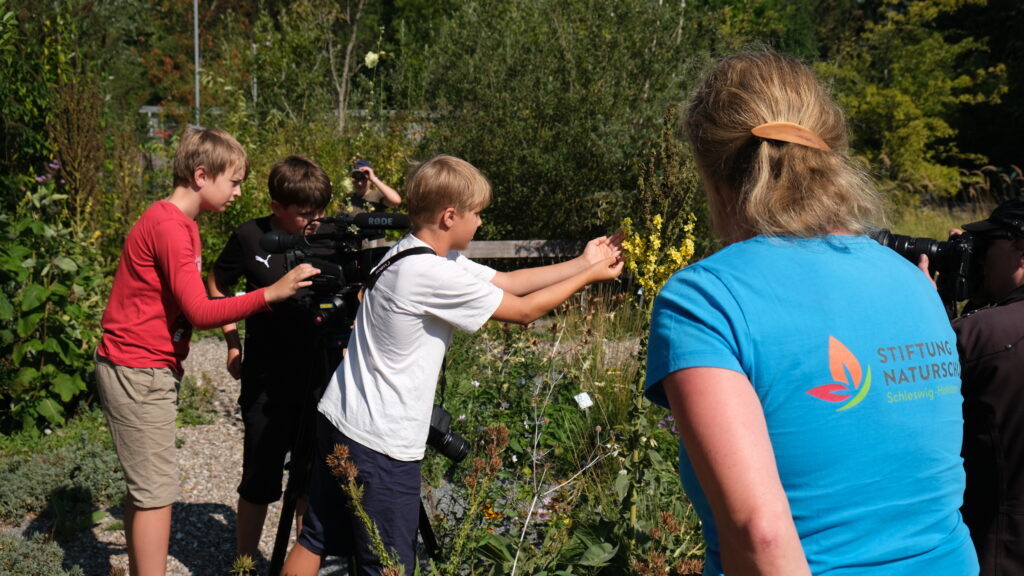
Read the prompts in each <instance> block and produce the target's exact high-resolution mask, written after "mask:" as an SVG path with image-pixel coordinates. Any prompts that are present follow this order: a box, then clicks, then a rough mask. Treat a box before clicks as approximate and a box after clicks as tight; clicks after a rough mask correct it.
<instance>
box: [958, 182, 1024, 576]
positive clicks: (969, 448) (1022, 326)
mask: <svg viewBox="0 0 1024 576" xmlns="http://www.w3.org/2000/svg"><path fill="white" fill-rule="evenodd" d="M963 228H964V230H966V231H967V232H969V233H971V234H972V235H973V236H974V237H975V238H976V239H978V240H979V244H980V245H981V246H982V250H983V254H982V255H981V258H982V268H981V274H982V279H981V282H980V290H979V293H978V294H977V296H976V297H974V298H973V302H972V303H973V304H974V305H980V306H983V307H982V308H978V309H975V310H974V311H972V312H969V313H967V314H965V315H963V316H961V317H959V318H957V319H956V320H954V321H953V330H954V331H955V332H956V335H957V349H958V350H959V352H960V364H961V366H962V370H963V371H962V374H961V380H962V382H963V384H962V392H963V396H964V407H963V411H964V444H963V457H964V468H965V469H966V471H967V489H966V491H965V492H964V505H963V509H962V512H963V516H964V522H966V523H967V526H968V528H970V530H971V538H972V539H973V540H974V545H975V548H976V549H977V551H978V558H979V560H980V562H981V574H982V575H983V576H994V575H1007V574H1024V410H1022V408H1024V342H1022V340H1024V198H1016V199H1013V200H1009V201H1007V202H1004V203H1002V204H1000V205H999V206H997V207H996V209H995V210H994V211H993V212H992V214H991V215H990V216H989V217H988V218H987V219H985V220H982V221H980V222H974V223H971V224H967V225H965V226H964V227H963Z"/></svg>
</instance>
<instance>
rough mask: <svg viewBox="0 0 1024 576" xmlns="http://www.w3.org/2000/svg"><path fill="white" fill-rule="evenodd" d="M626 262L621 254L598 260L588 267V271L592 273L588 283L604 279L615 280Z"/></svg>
mask: <svg viewBox="0 0 1024 576" xmlns="http://www.w3.org/2000/svg"><path fill="white" fill-rule="evenodd" d="M623 265H624V262H623V260H622V258H621V257H619V256H608V257H607V258H604V259H602V260H598V261H597V262H594V263H593V264H591V265H590V268H588V269H587V273H588V274H589V275H590V279H589V280H588V284H589V283H590V282H602V281H604V280H614V279H616V278H618V277H619V274H622V268H623Z"/></svg>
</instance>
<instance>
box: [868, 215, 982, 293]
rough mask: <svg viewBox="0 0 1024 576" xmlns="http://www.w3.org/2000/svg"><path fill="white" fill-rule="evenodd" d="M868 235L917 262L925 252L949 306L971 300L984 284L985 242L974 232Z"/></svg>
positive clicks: (885, 232)
mask: <svg viewBox="0 0 1024 576" xmlns="http://www.w3.org/2000/svg"><path fill="white" fill-rule="evenodd" d="M868 235H869V236H870V237H871V238H872V239H874V240H875V241H876V242H878V243H879V244H881V245H882V246H886V247H888V248H892V249H893V250H895V251H896V253H898V254H900V255H901V256H903V257H904V258H906V259H907V260H910V261H911V262H912V263H914V264H917V262H918V260H919V259H920V257H921V255H922V254H924V255H926V256H928V262H929V270H930V272H931V273H932V274H933V275H934V274H935V273H938V277H937V279H936V281H935V282H936V286H937V287H938V290H939V296H940V297H941V298H942V300H943V302H945V303H946V304H947V307H949V306H950V305H955V303H957V302H961V301H963V300H968V299H970V298H971V297H972V296H973V295H975V294H977V293H978V290H979V288H980V287H981V282H982V278H983V277H982V268H981V266H982V262H983V258H982V255H981V252H982V243H981V241H980V240H979V239H978V238H977V237H976V236H974V235H973V234H971V233H970V232H964V233H962V234H960V235H959V236H955V237H953V238H951V239H949V240H947V241H941V240H933V239H931V238H915V237H913V236H903V235H901V234H893V233H891V232H890V231H888V230H885V229H881V230H875V231H872V232H871V233H869V234H868Z"/></svg>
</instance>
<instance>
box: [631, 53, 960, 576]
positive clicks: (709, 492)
mask: <svg viewBox="0 0 1024 576" xmlns="http://www.w3.org/2000/svg"><path fill="white" fill-rule="evenodd" d="M684 127H685V132H686V134H687V136H688V139H689V141H690V143H691V145H692V148H693V153H694V156H695V159H696V164H697V167H698V170H699V172H700V174H701V177H702V180H703V183H704V188H705V190H706V192H707V195H708V202H709V206H710V208H711V214H712V223H713V227H714V229H715V231H716V232H717V233H718V234H719V235H720V237H721V238H722V240H723V241H724V242H725V243H726V244H727V246H726V247H725V248H724V249H722V250H721V251H719V252H718V253H716V254H714V255H712V256H710V257H708V258H706V259H704V260H702V261H700V262H697V263H695V264H692V265H690V266H689V267H687V268H685V269H684V270H682V271H680V272H679V273H677V274H675V275H674V276H673V277H672V278H671V279H670V280H669V282H668V283H667V284H666V285H665V286H664V288H662V290H661V292H660V293H659V294H658V297H657V299H656V301H655V304H654V310H653V315H652V320H651V334H650V341H649V349H648V365H647V376H646V386H647V389H646V394H647V396H648V398H650V399H651V401H653V402H655V403H658V404H661V405H663V406H670V407H671V409H672V413H673V414H674V416H675V420H676V422H677V425H678V427H679V431H680V438H681V441H680V454H679V457H680V463H679V471H680V476H681V478H682V482H683V486H684V488H685V489H686V492H687V494H688V495H689V496H690V500H691V501H692V502H693V505H694V508H695V509H696V511H697V513H698V514H699V516H700V518H701V521H702V530H703V533H704V537H705V541H706V542H707V552H706V555H705V561H706V565H705V569H704V574H705V575H710V574H716V575H717V574H723V573H724V574H781V575H786V576H794V575H801V574H832V573H842V574H846V575H859V574H862V575H872V576H873V575H877V574H908V575H909V574H930V575H933V576H937V575H956V576H963V575H966V574H976V573H977V570H978V563H977V558H976V555H975V552H974V549H973V546H972V545H971V539H970V535H969V533H968V530H967V527H966V526H964V524H963V522H962V520H961V518H960V514H959V511H958V509H959V507H960V503H961V497H962V495H963V486H964V472H963V468H962V467H961V461H960V443H961V436H960V430H961V429H962V419H961V413H960V405H961V397H960V394H959V386H958V384H959V381H958V378H957V368H958V364H957V357H956V349H955V345H954V335H953V331H952V329H951V328H950V325H949V321H948V319H947V316H946V314H945V311H944V310H943V307H942V303H941V301H940V299H939V297H938V295H937V294H936V291H935V289H934V288H933V286H932V285H931V283H930V282H929V281H928V279H927V278H924V277H922V275H921V274H920V273H919V271H918V270H917V269H915V267H914V266H913V264H911V263H909V262H907V261H906V260H905V259H904V258H902V257H901V256H899V255H898V254H896V253H895V252H894V251H892V250H889V249H887V248H885V247H883V246H881V245H880V244H878V243H877V242H875V241H874V240H872V239H871V238H869V237H868V236H866V235H865V232H867V231H868V229H869V224H870V223H871V222H872V221H875V220H877V219H879V218H880V216H881V205H880V204H881V203H880V201H879V197H878V194H877V192H876V191H875V189H874V187H873V186H872V184H871V183H870V181H869V179H868V178H867V176H866V175H863V174H862V173H860V171H859V170H858V169H857V168H855V167H854V164H853V163H852V162H851V160H850V158H849V156H848V149H847V129H846V123H845V121H844V119H843V115H842V112H841V111H840V109H839V107H838V106H836V105H835V104H834V103H833V102H832V100H831V98H830V97H829V95H828V93H827V91H826V90H825V88H824V87H823V86H822V84H821V83H820V82H819V81H818V80H817V78H816V77H815V75H814V73H813V72H812V70H811V69H810V68H809V67H807V66H806V65H804V64H802V63H800V62H798V61H796V60H794V59H791V58H788V57H786V56H782V55H779V54H776V53H773V52H748V53H741V54H738V55H735V56H732V57H729V58H726V59H724V60H722V61H721V62H719V63H718V64H717V65H716V66H715V67H714V68H713V69H712V70H711V71H710V73H709V74H708V75H707V76H706V77H705V79H704V80H703V81H702V82H701V83H700V84H699V85H698V87H697V88H696V90H695V91H694V93H693V95H692V96H691V99H690V102H689V106H688V110H687V113H686V119H685V122H684ZM922 364H923V365H927V366H929V367H930V366H932V365H935V366H939V367H941V368H940V369H939V372H938V373H933V372H931V371H930V370H929V371H928V372H927V374H925V373H923V372H921V371H920V370H919V366H921V365H922ZM942 370H944V372H943V371H942Z"/></svg>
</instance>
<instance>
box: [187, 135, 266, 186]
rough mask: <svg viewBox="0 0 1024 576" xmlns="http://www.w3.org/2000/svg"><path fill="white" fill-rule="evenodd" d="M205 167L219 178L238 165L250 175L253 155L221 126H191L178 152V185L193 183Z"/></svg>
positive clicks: (211, 174) (212, 175)
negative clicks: (198, 171) (250, 157)
mask: <svg viewBox="0 0 1024 576" xmlns="http://www.w3.org/2000/svg"><path fill="white" fill-rule="evenodd" d="M200 166H202V167H203V168H205V169H206V171H207V172H209V174H210V176H211V177H213V178H216V177H217V176H220V175H221V174H223V173H225V172H227V171H228V170H229V169H231V168H234V167H239V168H243V169H244V170H245V177H248V176H249V157H248V156H247V155H246V153H245V150H244V149H243V148H242V145H241V144H239V143H238V140H235V138H234V136H232V135H231V134H228V133H227V132H225V131H223V130H219V129H217V128H195V127H192V128H189V129H187V131H186V132H185V134H184V135H183V136H182V137H181V143H180V144H178V150H177V151H176V152H175V153H174V164H173V167H174V186H176V187H177V186H191V185H192V184H193V183H194V178H195V173H196V169H197V168H199V167H200Z"/></svg>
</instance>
